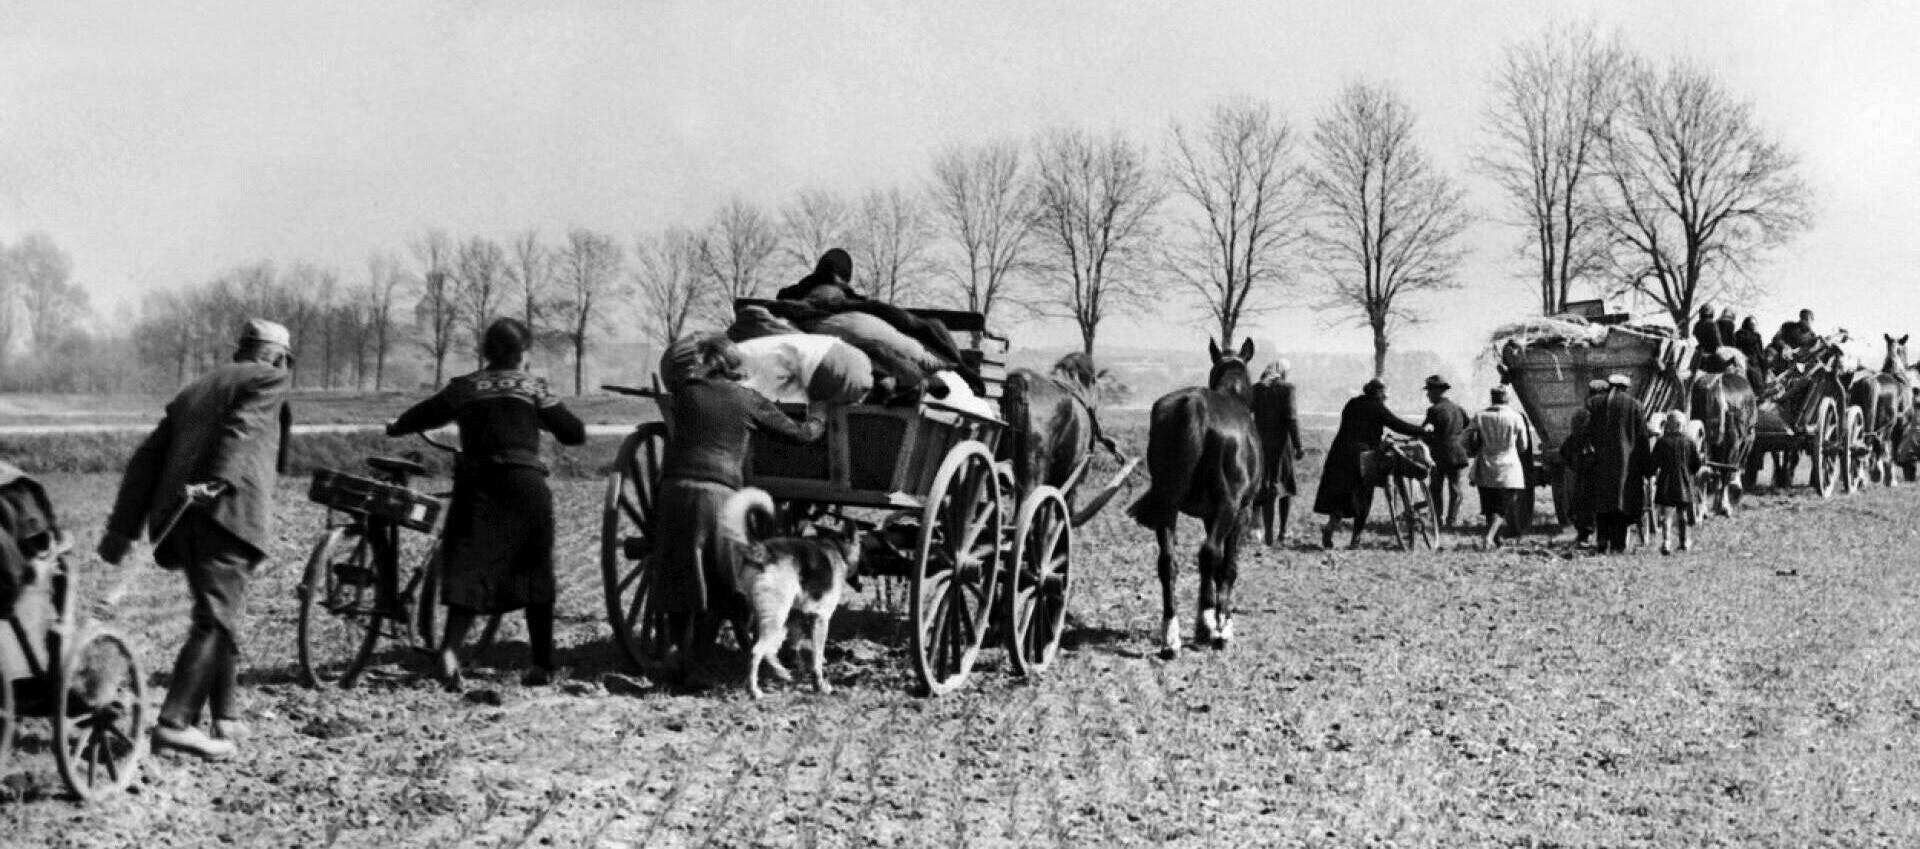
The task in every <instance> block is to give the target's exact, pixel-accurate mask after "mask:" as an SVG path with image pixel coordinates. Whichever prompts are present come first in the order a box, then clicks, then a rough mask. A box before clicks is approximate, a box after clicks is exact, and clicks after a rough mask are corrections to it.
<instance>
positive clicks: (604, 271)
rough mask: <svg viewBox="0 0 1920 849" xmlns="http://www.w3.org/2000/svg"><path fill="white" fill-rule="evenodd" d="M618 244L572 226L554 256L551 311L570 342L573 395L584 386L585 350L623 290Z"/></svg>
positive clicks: (604, 236) (606, 236)
mask: <svg viewBox="0 0 1920 849" xmlns="http://www.w3.org/2000/svg"><path fill="white" fill-rule="evenodd" d="M620 263H621V256H620V245H619V244H618V243H616V242H615V241H614V240H613V237H612V236H608V235H605V234H601V233H595V232H593V231H592V230H586V229H581V228H575V229H573V230H571V231H568V233H567V243H566V245H565V246H564V247H562V248H561V249H560V254H559V256H558V257H557V263H556V265H557V268H558V272H557V277H558V281H559V283H558V287H559V297H558V298H557V299H556V301H555V303H554V307H555V309H554V314H555V316H556V317H558V318H559V319H560V323H561V326H562V327H563V328H564V329H565V330H566V332H567V339H568V341H569V342H571V343H572V345H573V394H575V395H578V394H580V393H581V392H582V391H584V388H585V386H586V374H587V371H586V369H587V349H588V346H589V342H590V341H591V339H592V337H593V334H594V332H595V331H597V330H599V329H601V324H602V322H603V321H604V317H605V316H606V315H607V314H609V313H610V312H611V310H610V308H611V307H612V306H613V305H614V302H615V301H617V300H619V298H620V296H621V295H622V294H623V291H622V289H621V286H620Z"/></svg>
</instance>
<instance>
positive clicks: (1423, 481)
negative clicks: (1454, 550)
mask: <svg viewBox="0 0 1920 849" xmlns="http://www.w3.org/2000/svg"><path fill="white" fill-rule="evenodd" d="M1361 469H1362V474H1363V475H1364V476H1365V479H1366V481H1367V483H1368V485H1369V486H1376V487H1379V488H1380V489H1381V490H1383V491H1384V492H1385V493H1386V497H1387V523H1388V524H1389V525H1390V526H1391V527H1392V528H1393V538H1394V541H1395V542H1397V543H1399V545H1400V548H1401V550H1403V551H1411V550H1413V549H1414V548H1415V546H1416V545H1417V546H1419V547H1421V548H1425V549H1426V550H1428V551H1432V550H1434V549H1436V548H1438V547H1439V544H1440V516H1439V514H1438V512H1436V510H1435V509H1434V504H1433V493H1432V491H1431V490H1430V489H1429V488H1428V485H1427V478H1428V475H1429V474H1430V473H1431V472H1432V471H1433V457H1432V454H1431V453H1430V452H1429V451H1428V450H1427V446H1426V445H1424V444H1422V443H1421V442H1420V441H1419V440H1416V439H1404V440H1403V439H1392V438H1388V439H1386V440H1384V441H1382V442H1381V443H1380V447H1379V449H1377V450H1374V451H1369V452H1367V453H1366V454H1364V455H1362V456H1361ZM1416 494H1417V495H1418V496H1419V500H1417V501H1416V500H1414V495H1416Z"/></svg>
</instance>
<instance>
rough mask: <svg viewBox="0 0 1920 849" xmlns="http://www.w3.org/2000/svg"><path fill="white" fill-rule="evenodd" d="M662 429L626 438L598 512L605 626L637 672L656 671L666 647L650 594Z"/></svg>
mask: <svg viewBox="0 0 1920 849" xmlns="http://www.w3.org/2000/svg"><path fill="white" fill-rule="evenodd" d="M666 449H667V426H666V425H665V424H662V423H660V422H649V423H647V424H644V425H641V426H640V428H639V429H638V430H636V431H634V432H633V434H632V435H630V436H628V437H627V439H626V441H625V442H623V443H621V444H620V453H619V454H617V455H615V457H614V463H613V471H612V472H611V473H609V474H608V475H607V495H606V501H605V503H604V504H603V505H602V507H601V512H600V577H601V580H602V582H603V583H604V584H605V586H606V596H607V623H608V624H609V625H611V626H612V627H613V639H614V642H617V643H619V644H620V651H621V653H622V654H624V655H626V657H627V662H628V663H631V664H633V666H634V668H635V669H638V670H640V671H641V672H643V673H648V674H652V672H654V671H657V670H658V664H659V662H660V661H661V660H662V659H663V658H665V657H666V655H667V650H668V649H669V648H670V647H671V646H672V641H671V640H670V639H669V636H670V635H669V634H668V633H667V632H668V628H667V624H666V615H665V614H664V613H663V612H662V611H661V610H660V606H659V602H660V597H659V595H658V593H656V592H654V588H655V586H656V582H655V580H654V574H653V559H652V558H651V557H650V556H649V555H650V554H651V553H652V551H653V542H654V538H655V532H654V519H655V517H656V516H657V515H658V513H659V509H660V503H659V497H660V470H661V464H662V462H663V460H664V457H665V454H666Z"/></svg>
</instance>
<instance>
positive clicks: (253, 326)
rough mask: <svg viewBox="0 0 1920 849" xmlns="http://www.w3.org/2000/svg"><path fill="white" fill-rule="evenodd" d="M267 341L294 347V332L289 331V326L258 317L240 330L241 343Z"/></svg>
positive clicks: (281, 345) (285, 346)
mask: <svg viewBox="0 0 1920 849" xmlns="http://www.w3.org/2000/svg"><path fill="white" fill-rule="evenodd" d="M249 342H265V343H268V344H272V345H279V346H280V347H282V348H292V347H293V334H292V333H288V332H287V326H286V325H284V324H281V323H279V322H277V321H268V320H266V319H264V318H256V319H252V320H250V321H248V322H247V326H246V327H244V328H242V329H241V330H240V344H242V345H245V344H247V343H249Z"/></svg>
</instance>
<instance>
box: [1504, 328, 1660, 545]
mask: <svg viewBox="0 0 1920 849" xmlns="http://www.w3.org/2000/svg"><path fill="white" fill-rule="evenodd" d="M1494 355H1495V356H1496V357H1497V358H1498V362H1499V363H1500V366H1501V371H1502V373H1503V375H1504V377H1505V379H1506V381H1507V382H1509V383H1511V384H1512V385H1513V391H1514V394H1515V395H1517V396H1518V397H1519V399H1520V406H1521V409H1523V410H1525V411H1526V414H1527V418H1528V419H1530V420H1531V421H1532V424H1533V429H1534V433H1535V434H1536V436H1537V437H1538V438H1537V439H1536V440H1535V446H1534V452H1533V465H1532V468H1530V469H1529V470H1528V479H1527V481H1528V484H1529V486H1530V487H1538V486H1546V487H1549V488H1550V489H1551V490H1552V493H1553V510H1554V516H1555V518H1556V519H1557V520H1558V521H1559V522H1560V523H1561V524H1567V523H1568V522H1570V521H1571V519H1572V517H1571V515H1570V510H1569V504H1570V496H1571V486H1572V481H1571V478H1570V476H1569V472H1570V470H1569V469H1567V468H1566V467H1565V464H1564V463H1562V461H1561V459H1560V446H1561V444H1562V443H1564V442H1566V440H1567V437H1568V436H1569V434H1570V433H1571V432H1572V429H1573V418H1574V413H1576V412H1578V411H1579V410H1580V409H1581V408H1582V407H1584V406H1585V405H1586V402H1587V384H1588V382H1590V381H1593V380H1605V379H1606V378H1607V377H1608V376H1610V375H1614V374H1623V375H1626V376H1627V379H1628V380H1630V381H1632V383H1633V388H1632V392H1633V394H1634V397H1636V398H1639V399H1640V402H1641V403H1642V404H1644V405H1646V409H1647V413H1648V415H1650V416H1655V417H1657V416H1659V415H1661V414H1664V413H1665V412H1666V411H1668V410H1678V409H1684V408H1685V406H1686V403H1687V398H1686V384H1685V382H1684V381H1683V379H1682V376H1681V373H1682V369H1684V368H1685V367H1686V366H1687V365H1688V364H1689V363H1691V362H1692V360H1693V344H1692V342H1690V341H1688V340H1686V339H1675V338H1672V337H1671V336H1669V335H1666V334H1663V333H1660V332H1658V331H1657V330H1652V329H1642V328H1636V327H1625V326H1600V325H1589V324H1586V323H1584V322H1580V321H1570V320H1565V319H1564V318H1550V319H1535V320H1533V321H1530V322H1526V323H1524V324H1522V325H1518V326H1515V327H1512V328H1506V329H1503V330H1502V331H1501V332H1500V333H1498V334H1496V335H1495V338H1494ZM1521 504H1522V508H1521V509H1522V511H1523V516H1522V519H1521V525H1522V527H1528V526H1531V525H1532V522H1533V509H1532V505H1533V499H1531V498H1523V499H1521Z"/></svg>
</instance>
